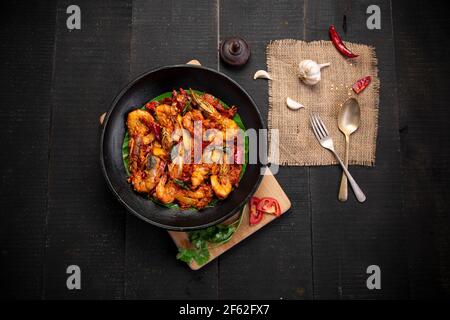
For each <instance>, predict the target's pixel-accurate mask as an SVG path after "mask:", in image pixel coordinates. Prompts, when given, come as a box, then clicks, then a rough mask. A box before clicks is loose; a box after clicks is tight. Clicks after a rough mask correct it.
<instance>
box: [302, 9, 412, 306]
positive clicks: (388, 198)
mask: <svg viewBox="0 0 450 320" xmlns="http://www.w3.org/2000/svg"><path fill="white" fill-rule="evenodd" d="M370 4H372V2H370V1H339V2H337V1H320V2H319V1H308V3H307V12H306V17H307V20H306V26H307V27H306V35H307V40H318V39H328V27H329V26H330V25H331V24H335V25H336V26H337V29H338V31H339V32H341V34H343V31H342V27H341V26H342V20H343V15H344V14H346V15H347V25H348V31H347V34H346V35H345V36H344V40H348V41H352V42H360V43H364V44H370V45H373V46H375V48H376V53H377V56H378V62H379V76H380V81H381V92H380V110H379V130H378V141H377V159H376V166H375V167H374V168H364V167H351V168H350V171H351V172H352V173H353V175H354V177H355V179H356V180H357V181H358V182H359V184H360V185H361V187H362V188H363V190H364V191H365V192H366V194H367V199H368V200H367V201H366V202H365V203H364V204H359V203H358V202H357V201H356V200H355V198H354V196H353V194H352V192H351V191H349V200H348V202H346V203H340V202H339V201H338V200H337V194H338V188H339V181H340V176H341V170H339V169H338V168H337V167H318V168H311V169H310V188H311V189H310V190H311V202H312V218H313V222H312V226H313V233H312V236H313V257H314V279H315V280H314V288H315V298H319V299H351V298H358V299H366V298H367V299H373V298H383V299H391V298H406V297H408V282H407V274H408V270H407V255H406V250H405V248H406V247H405V246H406V243H405V242H406V241H405V240H406V239H405V233H406V230H405V215H404V212H403V211H402V206H401V203H402V200H401V177H400V152H399V134H398V104H397V95H396V74H395V64H394V52H393V45H394V42H393V34H392V22H391V8H390V1H378V5H379V6H380V8H381V12H382V15H381V16H382V29H381V30H374V31H372V30H368V29H367V28H366V18H367V15H366V9H367V7H368V6H369V5H370ZM336 138H337V137H336ZM373 264H375V265H379V266H380V268H381V273H382V275H381V279H382V280H381V281H382V284H381V286H382V289H381V290H368V289H367V287H366V279H367V277H368V275H367V274H366V268H367V267H368V266H369V265H373Z"/></svg>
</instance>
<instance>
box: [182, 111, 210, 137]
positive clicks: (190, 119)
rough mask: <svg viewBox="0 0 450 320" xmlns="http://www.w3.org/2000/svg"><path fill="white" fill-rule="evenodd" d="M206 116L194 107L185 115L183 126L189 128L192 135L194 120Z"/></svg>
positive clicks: (200, 119)
mask: <svg viewBox="0 0 450 320" xmlns="http://www.w3.org/2000/svg"><path fill="white" fill-rule="evenodd" d="M204 119H205V118H204V117H203V115H202V113H201V112H200V111H199V110H197V109H192V110H191V111H188V112H186V114H185V115H184V116H183V120H182V123H183V127H184V128H185V129H186V130H188V131H189V132H190V133H191V134H192V135H193V134H194V122H195V121H203V120H204Z"/></svg>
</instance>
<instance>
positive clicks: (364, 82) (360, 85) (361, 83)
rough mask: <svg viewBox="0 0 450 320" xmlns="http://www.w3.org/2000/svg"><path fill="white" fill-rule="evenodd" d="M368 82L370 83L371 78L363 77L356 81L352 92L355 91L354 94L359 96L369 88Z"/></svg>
mask: <svg viewBox="0 0 450 320" xmlns="http://www.w3.org/2000/svg"><path fill="white" fill-rule="evenodd" d="M370 82H372V77H371V76H367V77H364V78H362V79H359V80H358V81H356V82H355V84H354V85H353V86H352V89H353V91H355V93H356V94H359V93H360V92H362V91H363V90H364V89H365V88H367V87H368V86H369V84H370Z"/></svg>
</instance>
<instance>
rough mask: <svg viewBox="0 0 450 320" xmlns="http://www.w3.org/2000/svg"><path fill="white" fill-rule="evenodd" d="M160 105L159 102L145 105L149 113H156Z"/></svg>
mask: <svg viewBox="0 0 450 320" xmlns="http://www.w3.org/2000/svg"><path fill="white" fill-rule="evenodd" d="M158 105H159V102H158V101H150V102H147V103H146V104H145V108H146V109H147V110H149V111H152V112H155V109H156V107H157V106H158Z"/></svg>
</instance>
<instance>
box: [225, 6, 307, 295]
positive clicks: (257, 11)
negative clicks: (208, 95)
mask: <svg viewBox="0 0 450 320" xmlns="http://www.w3.org/2000/svg"><path fill="white" fill-rule="evenodd" d="M219 3H220V19H219V20H220V39H221V40H223V39H225V38H227V37H230V36H234V35H239V36H242V37H243V38H245V39H246V40H247V41H248V43H249V44H250V46H251V49H252V55H251V58H250V60H249V62H248V63H247V64H246V65H245V66H244V67H243V68H231V67H227V66H226V65H223V64H221V65H220V71H222V72H224V73H226V74H228V75H230V76H231V77H232V78H233V79H235V80H236V81H237V82H239V83H240V84H241V85H242V86H243V87H244V88H245V89H246V90H247V91H248V92H249V93H250V95H251V96H252V97H253V98H254V100H255V102H256V103H257V105H258V107H259V109H260V110H261V112H262V114H263V118H264V119H267V112H268V85H267V82H266V80H258V81H254V80H253V74H254V73H255V71H256V70H258V69H266V68H267V67H266V46H267V44H268V42H269V41H270V40H274V39H283V38H296V39H302V38H303V35H304V32H303V31H304V30H303V29H304V25H303V16H304V5H305V2H304V1H256V0H254V1H237V0H234V1H219ZM266 121H267V120H266ZM275 177H276V179H277V180H278V182H279V183H280V185H281V187H282V188H283V190H284V191H285V192H286V194H287V196H288V197H289V199H290V200H291V202H292V208H291V210H290V212H289V214H288V215H286V216H285V217H283V219H279V220H277V221H274V222H273V223H271V224H270V225H269V226H267V227H266V228H264V230H263V231H262V232H258V233H257V234H255V235H254V236H253V237H251V238H250V239H248V240H246V241H245V245H242V246H238V247H236V248H234V249H233V250H232V252H229V253H227V254H225V255H223V256H221V257H220V259H219V261H220V265H219V266H220V273H219V279H220V284H219V285H220V292H219V295H220V298H223V299H236V298H237V299H252V298H253V299H279V298H286V299H305V298H306V299H308V298H312V296H313V284H312V259H311V224H310V218H311V217H310V207H309V186H308V181H309V177H308V170H307V169H306V168H300V167H296V168H294V167H283V168H280V171H279V172H278V174H276V175H275ZM268 275H270V276H268ZM243 284H245V285H243Z"/></svg>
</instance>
